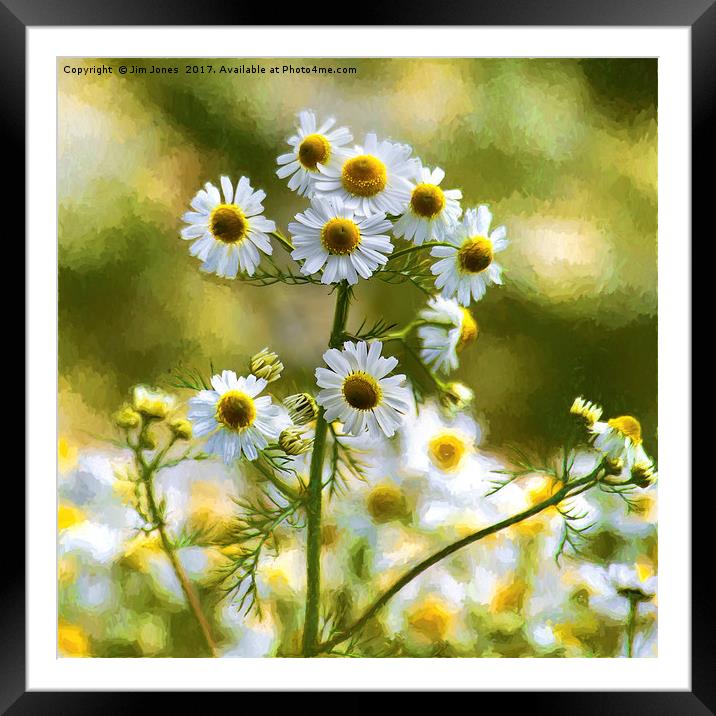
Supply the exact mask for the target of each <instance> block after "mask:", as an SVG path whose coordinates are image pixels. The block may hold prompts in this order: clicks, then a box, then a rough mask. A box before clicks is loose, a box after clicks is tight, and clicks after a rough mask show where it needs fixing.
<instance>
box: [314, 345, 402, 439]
mask: <svg viewBox="0 0 716 716" xmlns="http://www.w3.org/2000/svg"><path fill="white" fill-rule="evenodd" d="M382 348H383V344H382V343H381V342H380V341H374V342H373V343H371V344H370V347H369V346H368V344H367V343H366V342H365V341H360V342H359V343H353V342H351V341H346V342H345V343H344V344H343V350H342V351H341V350H338V349H337V348H331V349H329V350H327V351H326V352H325V353H324V354H323V360H324V361H325V362H326V364H327V365H328V366H329V368H330V370H329V369H328V368H316V382H317V383H318V386H319V387H320V388H324V390H322V391H321V392H320V393H319V394H318V395H317V396H316V400H317V401H318V403H319V404H320V405H322V406H323V407H324V408H325V411H326V412H325V417H326V420H328V421H329V422H330V421H333V420H340V421H341V422H342V423H343V429H344V432H346V433H349V434H351V435H362V434H363V433H365V432H366V431H367V432H368V433H369V434H370V435H371V436H372V437H379V436H380V434H381V432H383V433H385V435H387V436H388V437H391V436H392V435H393V434H394V433H395V430H396V429H397V428H398V427H399V426H400V424H401V423H402V422H403V417H404V415H405V414H406V412H407V411H408V410H409V409H410V405H411V395H410V391H409V390H408V389H407V388H406V387H404V385H403V384H404V383H405V376H404V375H391V376H389V377H386V376H388V373H390V372H391V371H392V370H393V369H394V368H395V366H397V365H398V359H397V358H393V357H390V358H383V357H381V355H380V354H381V350H382Z"/></svg>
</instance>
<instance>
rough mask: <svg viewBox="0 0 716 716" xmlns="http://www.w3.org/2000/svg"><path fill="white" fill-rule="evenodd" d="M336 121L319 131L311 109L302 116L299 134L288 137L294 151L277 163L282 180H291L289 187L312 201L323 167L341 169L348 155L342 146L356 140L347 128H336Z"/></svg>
mask: <svg viewBox="0 0 716 716" xmlns="http://www.w3.org/2000/svg"><path fill="white" fill-rule="evenodd" d="M335 123H336V120H335V119H334V118H333V117H329V118H328V119H327V120H326V121H325V122H324V123H323V124H322V125H321V126H320V127H318V128H316V126H317V122H316V115H315V114H314V113H313V112H312V111H311V110H304V111H303V112H299V113H298V129H297V130H296V134H294V135H293V136H292V137H289V138H288V140H287V141H288V143H289V144H290V145H291V147H292V150H291V151H290V152H289V153H288V154H281V155H280V156H279V157H278V158H277V159H276V161H277V162H278V164H279V165H280V166H279V168H278V169H277V170H276V174H277V176H278V177H279V179H285V178H286V177H291V178H290V179H289V180H288V188H289V189H291V191H297V192H298V193H299V194H300V195H301V196H307V197H308V198H309V199H310V198H311V196H313V193H314V182H315V181H316V179H318V178H320V176H321V169H322V168H323V167H327V166H329V165H330V166H332V167H334V168H335V167H340V164H341V162H342V160H343V159H345V157H346V156H347V152H346V151H345V150H341V149H340V147H342V146H344V145H345V144H348V143H349V142H352V141H353V135H352V134H351V133H350V132H349V131H348V130H347V129H346V128H345V127H338V128H336V129H332V127H333V125H334V124H335Z"/></svg>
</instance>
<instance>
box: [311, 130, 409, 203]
mask: <svg viewBox="0 0 716 716" xmlns="http://www.w3.org/2000/svg"><path fill="white" fill-rule="evenodd" d="M412 151H413V150H412V148H411V147H409V146H408V145H407V144H395V143H394V142H388V141H387V140H383V141H381V142H379V141H378V138H377V137H376V135H375V134H366V137H365V144H364V145H363V146H362V147H361V146H357V147H355V148H354V150H353V151H352V152H351V153H350V154H349V155H348V156H347V157H346V158H345V159H344V160H343V162H342V163H341V164H340V165H339V166H337V167H333V166H327V167H322V169H321V174H322V175H323V176H322V177H320V178H319V179H317V180H316V183H315V187H316V192H317V193H319V194H322V195H324V196H338V197H340V198H341V199H343V201H344V202H345V203H346V206H347V207H349V208H351V209H353V210H354V211H355V212H356V214H362V215H363V216H370V215H371V214H375V213H377V212H383V213H385V214H396V215H397V214H402V213H403V212H404V211H405V208H406V207H407V205H408V202H409V201H410V189H411V185H410V178H411V177H413V176H415V172H416V170H417V167H418V164H417V162H418V160H417V159H415V158H411V157H410V155H411V154H412Z"/></svg>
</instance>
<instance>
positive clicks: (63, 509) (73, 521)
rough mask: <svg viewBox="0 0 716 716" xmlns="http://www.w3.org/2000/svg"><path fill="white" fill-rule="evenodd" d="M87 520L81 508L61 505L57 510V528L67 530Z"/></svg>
mask: <svg viewBox="0 0 716 716" xmlns="http://www.w3.org/2000/svg"><path fill="white" fill-rule="evenodd" d="M86 519H87V517H86V515H85V514H84V512H82V510H81V509H80V508H79V507H75V506H74V505H67V504H63V503H60V506H59V507H58V508H57V528H58V529H60V530H66V529H67V528H68V527H74V526H75V525H78V524H80V523H81V522H84V521H85V520H86Z"/></svg>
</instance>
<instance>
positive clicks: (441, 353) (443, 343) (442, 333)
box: [418, 296, 478, 374]
mask: <svg viewBox="0 0 716 716" xmlns="http://www.w3.org/2000/svg"><path fill="white" fill-rule="evenodd" d="M420 318H422V320H423V321H426V322H427V323H429V324H430V325H424V326H420V328H419V329H418V336H419V337H420V340H421V342H422V349H421V351H420V357H421V358H422V359H423V362H424V363H425V364H426V365H428V366H431V367H432V368H433V369H434V370H438V371H442V372H443V373H445V374H447V373H450V372H451V371H453V370H455V369H456V368H457V367H458V365H459V361H458V353H459V352H460V351H462V349H463V348H465V347H466V346H468V345H469V344H470V343H472V342H473V341H474V340H475V339H476V338H477V332H478V328H477V323H476V322H475V319H474V318H473V317H472V314H471V313H470V311H468V309H467V308H463V307H462V306H461V305H460V304H459V303H458V302H457V301H455V300H454V299H447V298H443V297H442V296H436V297H435V298H431V299H430V300H429V301H428V307H427V308H425V309H423V310H422V311H421V312H420Z"/></svg>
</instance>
